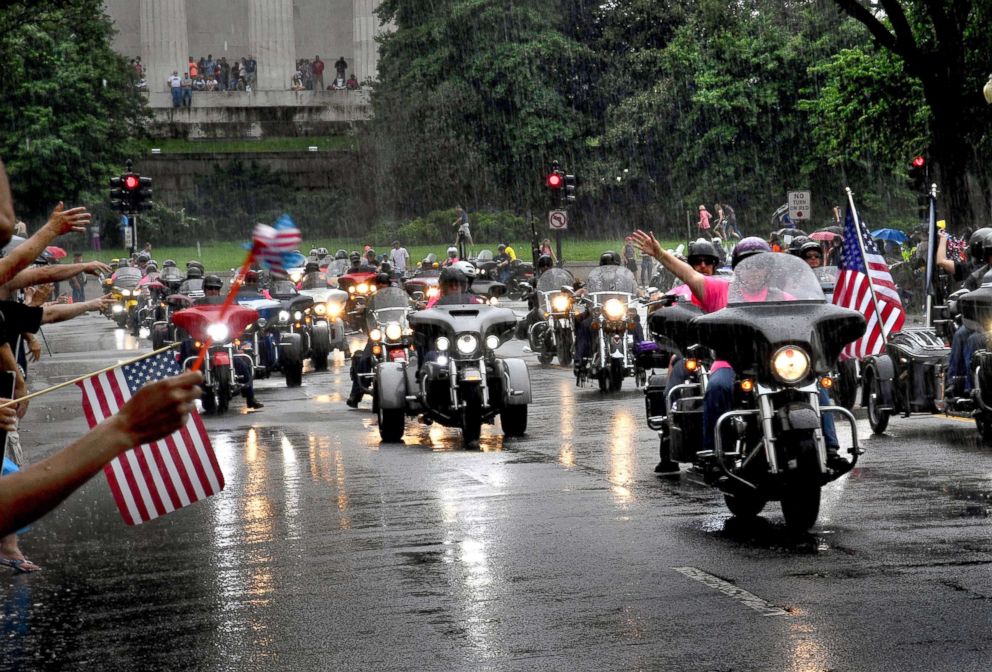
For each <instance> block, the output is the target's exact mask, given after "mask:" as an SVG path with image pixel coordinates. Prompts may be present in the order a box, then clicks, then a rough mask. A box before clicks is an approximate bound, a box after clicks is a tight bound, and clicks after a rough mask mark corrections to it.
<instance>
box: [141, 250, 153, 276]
mask: <svg viewBox="0 0 992 672" xmlns="http://www.w3.org/2000/svg"><path fill="white" fill-rule="evenodd" d="M151 258H152V257H151V255H150V254H148V253H147V252H142V253H141V254H139V255H138V268H139V269H141V274H142V275H144V274H145V272H146V269H147V267H148V262H149V261H151Z"/></svg>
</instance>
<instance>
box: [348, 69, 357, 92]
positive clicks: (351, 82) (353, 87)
mask: <svg viewBox="0 0 992 672" xmlns="http://www.w3.org/2000/svg"><path fill="white" fill-rule="evenodd" d="M346 86H347V87H348V89H349V90H350V91H357V90H358V77H355V73H351V77H349V78H348V82H347V84H346Z"/></svg>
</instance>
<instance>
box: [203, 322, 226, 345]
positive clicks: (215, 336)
mask: <svg viewBox="0 0 992 672" xmlns="http://www.w3.org/2000/svg"><path fill="white" fill-rule="evenodd" d="M230 335H231V330H230V329H228V327H227V325H226V324H224V323H223V322H214V323H213V324H211V325H210V326H209V327H207V336H209V337H210V338H211V340H213V342H214V343H223V342H224V341H226V340H227V337H228V336H230Z"/></svg>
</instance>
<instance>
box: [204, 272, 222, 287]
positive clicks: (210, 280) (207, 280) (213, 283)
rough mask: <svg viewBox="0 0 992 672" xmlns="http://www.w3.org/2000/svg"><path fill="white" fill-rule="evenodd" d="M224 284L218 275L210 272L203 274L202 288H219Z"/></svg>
mask: <svg viewBox="0 0 992 672" xmlns="http://www.w3.org/2000/svg"><path fill="white" fill-rule="evenodd" d="M223 286H224V281H223V280H221V279H220V277H218V276H216V275H214V274H212V273H211V274H210V275H205V276H203V288H204V289H220V288H221V287H223Z"/></svg>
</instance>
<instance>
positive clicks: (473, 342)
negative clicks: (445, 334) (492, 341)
mask: <svg viewBox="0 0 992 672" xmlns="http://www.w3.org/2000/svg"><path fill="white" fill-rule="evenodd" d="M455 347H456V348H458V352H460V353H462V354H463V355H471V354H472V353H473V352H475V351H476V349H477V348H478V347H479V339H478V338H476V337H475V336H473V335H472V334H462V335H461V336H459V337H458V341H457V342H456V343H455Z"/></svg>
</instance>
